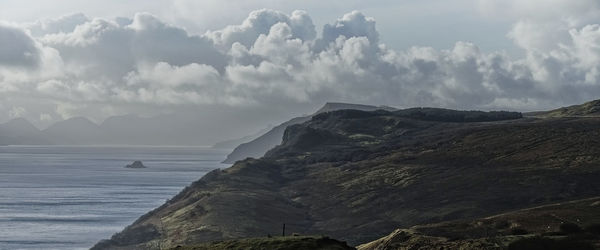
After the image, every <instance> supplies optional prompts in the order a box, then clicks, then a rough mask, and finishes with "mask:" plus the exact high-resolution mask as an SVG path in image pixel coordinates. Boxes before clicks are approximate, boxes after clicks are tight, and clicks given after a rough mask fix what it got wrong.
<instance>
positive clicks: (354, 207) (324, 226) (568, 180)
mask: <svg viewBox="0 0 600 250" xmlns="http://www.w3.org/2000/svg"><path fill="white" fill-rule="evenodd" d="M442 114H443V113H442ZM487 114H489V115H488V116H487V117H490V116H495V115H496V114H491V113H484V116H483V117H484V118H485V117H486V115H487ZM441 117H444V116H443V115H442V116H441ZM480 121H485V122H480ZM599 125H600V118H587V117H586V118H564V119H529V118H522V119H511V120H502V121H493V122H489V120H488V119H487V118H485V119H475V120H470V119H469V120H461V121H459V122H448V121H447V120H444V119H442V120H440V119H424V118H419V117H406V115H404V114H398V113H394V112H385V111H375V112H364V111H356V110H354V111H353V110H343V111H336V112H328V113H324V114H321V115H317V116H315V117H313V118H312V119H311V120H310V121H307V122H306V123H303V124H299V125H294V126H290V127H288V128H287V129H286V131H285V133H284V138H283V139H284V141H283V144H282V145H281V146H279V147H276V148H274V149H273V150H271V151H269V152H268V153H267V155H266V156H265V157H263V158H261V159H258V160H257V159H248V160H244V161H240V162H238V163H236V164H234V165H233V166H232V167H230V168H228V169H224V170H216V171H213V172H211V173H209V174H207V175H206V176H205V177H203V178H202V179H200V180H199V181H197V182H195V183H193V184H192V185H191V186H189V187H188V188H186V189H184V190H183V191H182V192H181V193H180V194H178V195H177V196H175V197H174V198H172V199H171V200H170V201H168V202H167V203H165V204H164V205H163V206H161V207H160V208H158V209H156V210H154V211H152V212H150V213H148V214H146V215H144V216H142V217H141V218H140V219H139V220H138V221H136V222H135V223H134V224H133V225H131V226H129V227H128V228H126V229H125V230H124V231H123V232H121V233H118V234H116V235H115V236H113V237H112V239H111V240H108V241H104V242H102V243H100V244H98V245H97V246H96V249H107V248H111V249H115V248H119V247H121V248H124V249H131V248H135V247H138V248H140V249H152V248H155V249H156V248H159V247H175V246H177V245H190V244H196V243H201V242H209V241H214V240H223V239H235V238H245V237H262V236H265V235H268V234H271V235H276V234H277V233H278V232H280V226H281V224H282V223H286V224H287V225H289V230H290V232H297V233H300V234H303V235H330V236H331V237H333V238H336V239H340V240H343V241H347V242H348V243H349V244H351V245H354V244H360V243H364V242H369V241H372V240H375V239H378V238H380V237H382V236H385V235H388V234H389V232H391V231H393V230H394V229H396V228H408V227H412V226H415V225H420V224H429V223H437V222H443V221H449V220H457V219H471V218H478V217H483V216H491V215H494V214H498V213H503V212H506V211H512V210H517V209H523V208H527V207H532V206H538V205H544V204H553V203H557V202H562V201H569V200H574V199H582V198H588V197H594V196H598V195H599V194H600V182H598V180H599V179H600V164H599V163H600V147H597V145H600V144H599V143H600V131H599V130H598V126H599Z"/></svg>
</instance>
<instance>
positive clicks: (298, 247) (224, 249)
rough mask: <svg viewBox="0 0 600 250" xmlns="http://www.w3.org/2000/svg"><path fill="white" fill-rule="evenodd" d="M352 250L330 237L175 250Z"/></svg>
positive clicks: (218, 243) (260, 240) (245, 241)
mask: <svg viewBox="0 0 600 250" xmlns="http://www.w3.org/2000/svg"><path fill="white" fill-rule="evenodd" d="M250 249H253V250H351V249H355V248H353V247H350V246H348V245H346V243H345V242H341V241H337V240H334V239H330V238H328V237H313V236H289V237H269V238H250V239H239V240H226V241H216V242H209V243H204V244H198V245H193V246H177V247H175V248H173V250H250Z"/></svg>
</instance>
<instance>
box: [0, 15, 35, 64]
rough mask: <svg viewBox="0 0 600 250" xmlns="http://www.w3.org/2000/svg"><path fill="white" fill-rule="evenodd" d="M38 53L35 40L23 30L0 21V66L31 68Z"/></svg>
mask: <svg viewBox="0 0 600 250" xmlns="http://www.w3.org/2000/svg"><path fill="white" fill-rule="evenodd" d="M39 54H40V52H39V48H38V47H37V46H36V42H35V41H34V40H33V39H32V38H31V37H30V36H29V35H28V34H27V33H26V32H25V31H24V30H22V29H20V28H18V27H14V26H10V25H7V24H3V23H0V66H4V67H27V68H33V67H36V66H37V65H38V63H39V60H40V55H39Z"/></svg>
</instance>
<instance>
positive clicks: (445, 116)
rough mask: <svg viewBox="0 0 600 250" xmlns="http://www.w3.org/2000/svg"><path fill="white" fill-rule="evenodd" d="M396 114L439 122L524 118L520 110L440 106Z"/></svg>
mask: <svg viewBox="0 0 600 250" xmlns="http://www.w3.org/2000/svg"><path fill="white" fill-rule="evenodd" d="M394 114H396V115H399V116H402V117H407V118H413V119H419V120H424V121H439V122H491V121H503V120H514V119H519V118H522V117H523V115H522V114H521V113H519V112H508V111H491V112H483V111H462V110H451V109H440V108H411V109H403V110H398V111H394Z"/></svg>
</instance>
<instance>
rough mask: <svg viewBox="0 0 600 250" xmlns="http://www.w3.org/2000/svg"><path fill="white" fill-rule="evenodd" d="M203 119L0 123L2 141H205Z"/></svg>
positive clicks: (169, 117)
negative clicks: (43, 126) (37, 124)
mask: <svg viewBox="0 0 600 250" xmlns="http://www.w3.org/2000/svg"><path fill="white" fill-rule="evenodd" d="M200 122H201V121H198V120H197V119H192V118H189V117H186V116H185V115H175V114H169V115H159V116H155V117H149V118H146V117H139V116H136V115H123V116H113V117H109V118H107V119H106V120H105V121H104V122H102V123H101V124H96V123H94V122H92V121H90V120H89V119H87V118H84V117H73V118H70V119H67V120H64V121H59V122H57V123H55V124H52V125H51V126H50V127H48V128H46V129H43V130H40V129H38V128H36V127H35V126H34V125H32V124H31V123H30V122H29V121H27V120H25V119H23V118H17V119H14V120H11V121H9V122H7V123H4V124H0V145H206V143H205V142H204V141H203V140H202V137H201V134H200V133H198V129H199V127H200V126H201V124H199V123H200Z"/></svg>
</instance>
